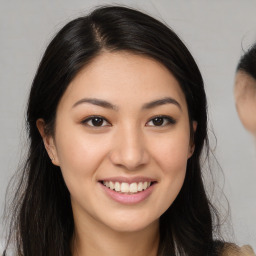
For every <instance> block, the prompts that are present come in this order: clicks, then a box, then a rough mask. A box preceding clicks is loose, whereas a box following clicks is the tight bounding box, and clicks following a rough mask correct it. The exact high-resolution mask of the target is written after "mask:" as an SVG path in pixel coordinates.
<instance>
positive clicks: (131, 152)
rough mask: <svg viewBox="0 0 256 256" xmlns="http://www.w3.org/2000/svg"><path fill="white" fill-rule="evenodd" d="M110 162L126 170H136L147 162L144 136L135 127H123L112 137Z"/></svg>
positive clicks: (147, 154) (147, 156)
mask: <svg viewBox="0 0 256 256" xmlns="http://www.w3.org/2000/svg"><path fill="white" fill-rule="evenodd" d="M114 141H115V142H114V143H113V144H114V147H113V148H112V150H111V152H110V160H111V162H112V163H113V164H114V165H117V166H119V167H123V168H125V169H126V170H130V171H131V170H137V169H139V168H141V167H142V166H145V165H146V164H147V163H148V162H149V153H148V151H147V147H146V143H145V139H144V136H143V134H142V132H141V131H140V129H138V128H136V127H125V128H124V127H123V128H120V129H119V131H118V132H117V133H116V134H115V136H114Z"/></svg>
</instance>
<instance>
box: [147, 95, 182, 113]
mask: <svg viewBox="0 0 256 256" xmlns="http://www.w3.org/2000/svg"><path fill="white" fill-rule="evenodd" d="M165 104H174V105H176V106H177V107H178V108H179V109H180V110H182V108H181V105H180V104H179V102H178V101H177V100H175V99H173V98H170V97H166V98H163V99H159V100H154V101H151V102H149V103H146V104H144V105H143V107H142V109H151V108H154V107H157V106H161V105H165Z"/></svg>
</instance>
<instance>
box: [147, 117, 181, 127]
mask: <svg viewBox="0 0 256 256" xmlns="http://www.w3.org/2000/svg"><path fill="white" fill-rule="evenodd" d="M157 117H159V118H163V119H166V120H167V121H168V123H167V124H165V125H159V126H158V125H148V123H149V122H151V121H153V120H154V118H157ZM176 122H177V121H176V120H175V119H174V118H173V117H171V116H168V115H156V116H153V117H151V118H150V119H149V120H148V121H147V123H146V126H150V127H165V126H167V125H174V124H176Z"/></svg>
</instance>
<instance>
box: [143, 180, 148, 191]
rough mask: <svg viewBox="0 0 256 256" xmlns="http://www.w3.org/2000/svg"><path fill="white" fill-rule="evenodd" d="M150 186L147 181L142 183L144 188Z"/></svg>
mask: <svg viewBox="0 0 256 256" xmlns="http://www.w3.org/2000/svg"><path fill="white" fill-rule="evenodd" d="M147 187H148V183H147V182H146V181H145V182H144V183H143V185H142V188H143V189H144V190H145V189H146V188H147Z"/></svg>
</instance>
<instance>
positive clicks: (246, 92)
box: [234, 71, 256, 136]
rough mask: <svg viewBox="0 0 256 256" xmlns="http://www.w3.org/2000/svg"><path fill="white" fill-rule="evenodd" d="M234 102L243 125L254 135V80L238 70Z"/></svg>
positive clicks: (255, 108)
mask: <svg viewBox="0 0 256 256" xmlns="http://www.w3.org/2000/svg"><path fill="white" fill-rule="evenodd" d="M234 93H235V102H236V109H237V113H238V115H239V118H240V120H241V122H242V124H243V125H244V127H245V128H246V129H247V130H248V131H250V132H251V133H252V134H254V135H255V136H256V81H255V79H253V78H252V77H251V76H249V75H248V74H246V73H245V72H242V71H238V72H237V74H236V80H235V91H234Z"/></svg>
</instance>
